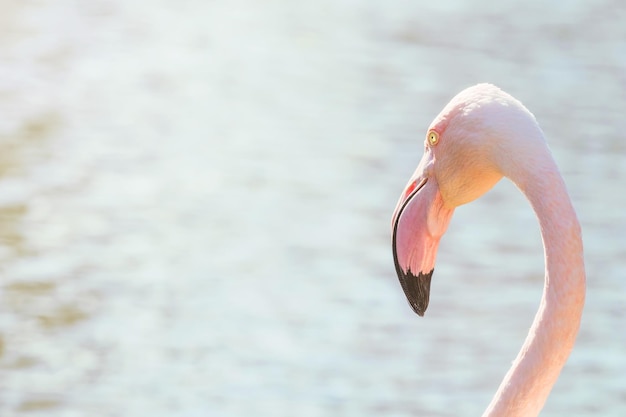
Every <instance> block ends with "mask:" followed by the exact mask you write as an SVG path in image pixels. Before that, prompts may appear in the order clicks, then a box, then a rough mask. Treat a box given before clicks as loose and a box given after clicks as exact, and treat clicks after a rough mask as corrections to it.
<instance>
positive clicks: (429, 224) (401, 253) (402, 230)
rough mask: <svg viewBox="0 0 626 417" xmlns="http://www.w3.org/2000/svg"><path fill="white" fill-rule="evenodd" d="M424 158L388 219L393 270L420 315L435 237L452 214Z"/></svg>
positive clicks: (425, 303)
mask: <svg viewBox="0 0 626 417" xmlns="http://www.w3.org/2000/svg"><path fill="white" fill-rule="evenodd" d="M426 158H427V155H424V159H423V160H422V163H420V165H419V166H418V168H417V170H416V172H415V173H414V174H413V176H412V177H411V179H410V181H409V184H408V185H407V187H406V189H405V191H404V192H403V193H402V196H401V197H400V200H399V201H398V205H397V206H396V209H395V211H394V214H393V220H392V247H393V258H394V263H395V266H396V273H397V274H398V279H399V280H400V284H401V285H402V289H403V290H404V294H405V295H406V298H407V300H408V301H409V304H410V305H411V308H412V309H413V311H415V312H416V313H417V314H419V315H420V316H423V315H424V312H425V311H426V308H427V307H428V301H429V296H430V280H431V277H432V274H433V270H434V267H435V258H436V256H437V247H438V246H439V239H440V238H441V236H442V235H443V233H444V232H445V231H446V229H447V228H448V224H449V223H450V218H451V217H452V214H453V213H454V209H453V208H448V207H445V205H444V202H443V198H442V196H441V193H440V191H439V186H438V184H437V181H436V179H435V178H434V177H433V176H428V175H427V174H426V172H425V171H426V170H425V168H424V166H426V161H425V159H426Z"/></svg>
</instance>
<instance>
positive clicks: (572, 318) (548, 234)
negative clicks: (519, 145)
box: [483, 154, 585, 417]
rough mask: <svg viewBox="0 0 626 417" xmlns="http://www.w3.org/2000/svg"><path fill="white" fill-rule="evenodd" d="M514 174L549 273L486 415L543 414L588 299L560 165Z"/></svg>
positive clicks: (577, 229)
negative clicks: (530, 212)
mask: <svg viewBox="0 0 626 417" xmlns="http://www.w3.org/2000/svg"><path fill="white" fill-rule="evenodd" d="M542 162H543V163H544V164H543V169H538V170H534V171H532V172H525V173H524V175H523V176H518V178H515V176H511V179H512V180H513V182H515V183H516V185H517V186H518V187H519V188H520V189H521V191H522V192H523V193H524V194H525V195H526V197H527V198H528V200H529V201H530V203H531V205H532V207H533V209H534V210H535V213H536V215H537V218H538V219H539V223H540V227H541V237H542V240H543V246H544V254H545V260H546V275H545V285H544V290H543V295H542V298H541V304H540V306H539V311H537V315H536V316H535V320H534V321H533V324H532V326H531V328H530V330H529V332H528V336H527V337H526V341H525V342H524V345H523V346H522V349H521V350H520V352H519V354H518V355H517V358H516V359H515V361H514V362H513V365H512V367H511V369H510V370H509V372H508V373H507V374H506V376H505V377H504V380H503V381H502V383H501V385H500V387H499V389H498V391H497V393H496V395H495V396H494V398H493V400H492V401H491V403H490V404H489V407H488V408H487V410H486V411H485V413H484V414H483V417H504V416H506V417H533V416H537V415H539V412H540V411H541V409H542V408H543V405H544V404H545V402H546V400H547V398H548V395H549V394H550V391H551V389H552V386H553V385H554V384H555V383H556V380H557V378H558V376H559V373H560V372H561V369H562V368H563V366H564V365H565V362H566V361H567V358H568V356H569V354H570V352H571V351H572V348H573V346H574V341H575V339H576V334H577V333H578V328H579V326H580V320H581V316H582V311H583V305H584V302H585V268H584V261H583V248H582V238H581V232H580V225H579V223H578V219H577V218H576V213H575V212H574V209H573V207H572V204H571V202H570V198H569V196H568V194H567V190H566V188H565V184H564V183H563V179H562V178H561V176H560V174H559V173H558V170H557V168H556V164H555V163H554V161H553V160H552V157H551V156H550V155H549V154H548V156H547V159H546V160H545V161H542Z"/></svg>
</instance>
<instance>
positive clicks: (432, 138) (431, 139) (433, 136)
mask: <svg viewBox="0 0 626 417" xmlns="http://www.w3.org/2000/svg"><path fill="white" fill-rule="evenodd" d="M428 143H429V144H430V146H435V145H436V144H437V143H439V133H437V132H436V131H434V130H431V131H430V132H428Z"/></svg>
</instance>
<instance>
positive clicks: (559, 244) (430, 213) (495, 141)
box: [392, 84, 586, 417]
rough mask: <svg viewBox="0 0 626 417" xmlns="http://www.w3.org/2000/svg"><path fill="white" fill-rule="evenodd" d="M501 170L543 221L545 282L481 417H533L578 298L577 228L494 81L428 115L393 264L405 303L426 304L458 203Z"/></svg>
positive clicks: (559, 358) (524, 119) (556, 177)
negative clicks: (525, 332)
mask: <svg viewBox="0 0 626 417" xmlns="http://www.w3.org/2000/svg"><path fill="white" fill-rule="evenodd" d="M502 177H507V178H509V179H510V180H511V181H513V183H514V184H515V185H516V186H517V188H518V189H519V190H520V191H521V192H522V193H523V194H524V195H525V196H526V198H527V199H528V201H529V202H530V205H531V206H532V208H533V210H534V211H535V214H536V216H537V219H538V221H539V225H540V229H541V237H542V242H543V248H544V257H545V280H544V287H543V293H542V297H541V302H540V305H539V309H538V311H537V313H536V315H535V318H534V321H533V323H532V325H531V327H530V330H529V332H528V335H527V337H526V340H525V341H524V343H523V345H522V348H521V350H520V352H519V354H518V355H517V357H516V359H515V360H514V362H513V364H512V366H511V368H510V369H509V371H508V373H507V374H506V375H505V377H504V379H503V380H502V383H501V384H500V387H499V388H498V390H497V392H496V394H495V395H494V397H493V399H492V401H491V403H490V404H489V406H488V407H487V409H486V411H485V412H484V414H483V417H504V416H506V417H522V416H523V417H532V416H537V415H538V414H539V412H540V411H541V409H542V408H543V406H544V404H545V402H546V400H547V398H548V395H549V394H550V391H551V390H552V387H553V386H554V384H555V383H556V380H557V378H558V376H559V373H560V372H561V369H562V368H563V366H564V365H565V362H566V361H567V358H568V357H569V354H570V352H571V351H572V349H573V347H574V341H575V339H576V335H577V333H578V329H579V327H580V321H581V316H582V311H583V306H584V303H585V285H586V284H585V280H586V278H585V267H584V261H583V246H582V237H581V229H580V224H579V222H578V219H577V218H576V213H575V211H574V208H573V206H572V203H571V200H570V198H569V196H568V193H567V190H566V187H565V183H564V181H563V178H562V177H561V175H560V173H559V170H558V168H557V165H556V163H555V161H554V159H553V157H552V154H551V152H550V150H549V148H548V145H547V143H546V141H545V138H544V135H543V132H542V131H541V129H540V127H539V125H538V124H537V121H536V120H535V117H534V116H533V114H532V113H531V112H530V111H529V110H528V109H527V108H526V107H525V106H524V105H523V104H522V103H521V102H520V101H518V100H517V99H515V98H513V97H512V96H511V95H509V94H507V93H505V92H504V91H502V90H500V89H499V88H498V87H495V86H493V85H491V84H478V85H475V86H473V87H469V88H467V89H465V90H463V91H461V92H460V93H459V94H458V95H456V96H455V97H454V98H453V99H452V100H451V101H450V102H449V103H448V104H447V105H446V107H445V108H444V109H443V110H442V111H441V113H439V115H438V116H437V117H436V118H435V119H434V121H433V122H432V123H431V125H430V127H429V129H428V131H427V133H426V139H425V148H424V155H423V157H422V159H421V161H420V163H419V165H418V167H417V169H416V171H415V173H414V174H413V175H412V176H411V178H410V179H409V182H408V184H407V186H406V188H405V190H404V192H403V193H402V194H401V196H400V199H399V201H398V204H397V206H396V209H395V211H394V214H393V218H392V247H393V257H394V263H395V267H396V272H397V274H398V278H399V280H400V284H401V286H402V289H403V290H404V293H405V295H406V297H407V300H408V301H409V304H410V306H411V308H412V309H413V310H414V311H415V312H416V313H417V314H418V315H420V316H423V315H424V312H425V311H426V308H427V307H428V302H429V294H430V283H431V277H432V274H433V269H434V265H435V257H436V254H437V247H438V245H439V240H440V238H441V236H442V235H443V234H444V233H445V231H446V229H447V227H448V223H449V222H450V218H451V217H452V214H453V212H454V209H455V208H456V207H457V206H460V205H462V204H465V203H469V202H471V201H473V200H475V199H477V198H478V197H480V196H481V195H483V194H484V193H485V192H487V191H488V190H489V189H490V188H491V187H493V186H494V185H495V184H496V183H497V182H498V181H499V180H500V179H501V178H502Z"/></svg>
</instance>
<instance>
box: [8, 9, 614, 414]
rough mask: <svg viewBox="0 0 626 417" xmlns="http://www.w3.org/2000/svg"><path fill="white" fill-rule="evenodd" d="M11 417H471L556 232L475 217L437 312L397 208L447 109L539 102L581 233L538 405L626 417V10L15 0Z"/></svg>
mask: <svg viewBox="0 0 626 417" xmlns="http://www.w3.org/2000/svg"><path fill="white" fill-rule="evenodd" d="M0 8H1V13H0V416H52V417H56V416H63V417H74V416H111V417H113V416H140V417H141V416H220V417H221V416H224V417H240V416H241V417H244V416H251V415H256V416H272V417H276V416H303V417H306V416H311V417H315V416H360V417H363V416H378V415H385V416H442V417H444V416H445V417H447V416H458V415H467V416H472V415H474V416H478V415H480V414H481V413H482V411H483V410H484V408H485V407H486V405H487V404H488V402H489V401H490V399H491V397H492V395H493V393H494V392H495V390H496V388H497V386H498V385H499V382H500V380H501V379H502V377H503V375H504V373H505V372H506V370H507V369H508V367H509V365H510V362H511V361H512V360H513V358H514V357H515V355H516V354H517V351H518V349H519V347H520V346H521V343H522V341H523V339H524V337H525V335H526V331H527V329H528V327H529V325H530V323H531V321H532V318H533V316H534V312H535V310H536V308H537V305H538V302H539V297H540V294H541V288H542V283H543V253H542V249H541V239H540V236H539V229H538V226H537V224H536V220H535V218H534V214H533V213H532V211H531V209H530V207H529V205H528V204H527V202H526V201H525V200H524V198H523V197H522V196H521V195H520V194H519V193H518V192H517V190H516V189H515V188H514V187H513V186H512V185H511V184H509V183H508V182H506V181H502V182H501V183H500V184H499V185H498V186H497V187H496V188H495V189H494V190H492V191H491V192H490V193H489V194H487V195H486V196H485V197H483V198H482V199H481V200H479V201H477V202H475V203H472V204H471V205H468V206H464V207H461V208H459V209H457V211H456V214H455V217H454V218H453V220H452V223H451V226H450V228H449V231H448V233H447V234H446V236H444V239H443V240H442V243H441V245H440V253H439V256H438V263H437V268H436V273H435V276H434V278H433V288H432V294H431V306H430V308H429V311H428V313H427V315H426V317H425V318H423V319H420V318H418V317H417V316H415V315H414V314H413V313H412V312H411V311H410V309H409V307H408V305H407V303H406V301H405V298H404V295H403V293H402V291H401V289H400V286H399V284H398V282H397V279H396V277H395V272H394V267H393V262H392V259H391V248H390V230H389V229H390V227H389V226H390V217H391V212H392V210H393V208H394V206H395V203H396V200H397V198H398V196H399V194H400V192H401V191H402V188H403V187H404V185H405V183H406V181H407V179H408V176H409V175H410V174H411V172H412V171H413V169H414V167H415V165H416V163H417V161H418V160H419V158H420V157H421V152H422V141H423V138H424V134H425V129H426V128H427V126H428V124H429V123H430V121H431V120H432V118H433V117H434V116H435V115H436V114H437V113H438V112H439V110H440V109H441V108H442V107H443V105H445V104H446V103H447V101H448V100H449V99H450V98H451V97H452V96H453V95H454V94H456V93H457V92H458V91H459V90H461V89H462V88H465V87H467V86H469V85H472V84H475V83H477V82H483V81H489V82H492V83H495V84H497V85H499V86H500V87H502V88H503V89H505V90H506V91H508V92H509V93H511V94H512V95H514V96H516V97H517V98H519V99H520V100H522V101H523V102H524V103H525V104H526V105H527V106H528V107H529V108H530V109H531V111H533V112H534V113H535V115H536V116H537V118H538V120H539V122H540V124H541V125H542V127H543V129H544V131H545V132H546V136H547V137H548V140H549V142H550V144H551V147H552V149H553V152H554V154H555V157H556V159H557V162H558V163H559V165H560V167H561V169H562V173H563V175H564V178H565V180H566V182H567V184H568V187H569V190H570V193H571V196H572V198H573V201H574V205H575V207H576V209H577V211H578V214H579V217H580V219H581V222H582V226H583V231H584V241H585V245H586V266H587V273H588V301H587V306H586V310H585V315H584V321H583V324H582V329H581V333H580V336H579V339H578V342H577V345H576V348H575V351H574V352H573V354H572V356H571V359H570V361H569V362H568V364H567V366H566V368H565V369H564V371H563V373H562V376H561V378H560V380H559V381H558V383H557V385H556V386H555V388H554V390H553V393H552V395H551V397H550V399H549V401H548V403H547V405H546V407H545V409H544V412H543V414H542V415H543V416H624V415H625V413H626V372H625V371H626V306H625V304H626V303H625V301H626V295H625V294H626V280H625V279H624V278H625V276H624V275H625V272H624V270H625V266H626V221H625V220H624V207H625V206H626V193H624V186H625V185H624V184H625V180H626V163H625V162H626V160H625V158H626V142H625V140H624V132H625V131H626V24H624V22H625V21H626V4H625V3H623V2H619V1H608V0H607V1H570V2H552V3H546V2H540V1H527V2H508V1H504V2H491V1H478V2H471V3H470V2H463V1H450V0H446V1H438V2H428V3H426V2H416V1H403V0H391V1H386V2H374V1H365V2H363V1H355V0H341V1H337V0H332V1H331V0H321V1H317V2H306V1H286V0H267V1H251V0H228V1H223V0H214V1H208V2H207V1H199V0H198V1H193V0H186V1H158V0H151V1H143V0H130V1H119V0H93V1H89V2H85V1H76V0H57V1H54V2H52V1H34V0H29V1H11V0H4V1H1V2H0Z"/></svg>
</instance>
